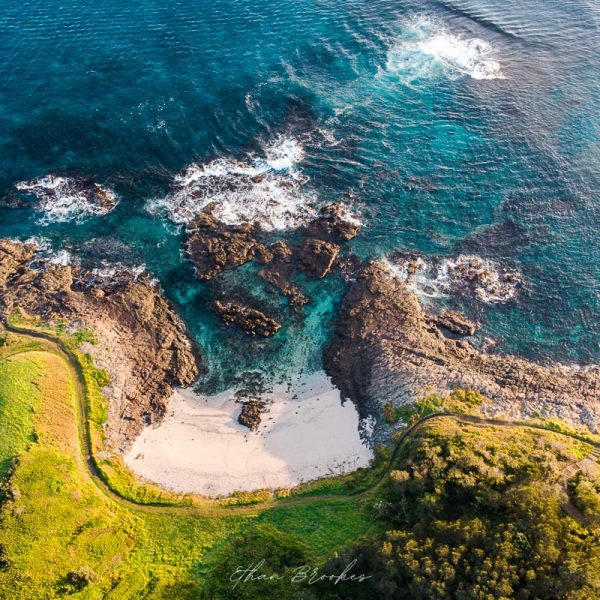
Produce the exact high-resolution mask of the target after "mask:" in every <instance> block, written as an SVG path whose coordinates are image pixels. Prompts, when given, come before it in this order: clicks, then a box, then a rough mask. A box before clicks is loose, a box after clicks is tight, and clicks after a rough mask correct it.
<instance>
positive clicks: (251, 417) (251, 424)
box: [238, 400, 267, 431]
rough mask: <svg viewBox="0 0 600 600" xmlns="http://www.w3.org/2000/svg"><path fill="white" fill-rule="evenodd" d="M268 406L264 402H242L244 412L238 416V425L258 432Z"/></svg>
mask: <svg viewBox="0 0 600 600" xmlns="http://www.w3.org/2000/svg"><path fill="white" fill-rule="evenodd" d="M266 407H267V405H266V402H263V401H262V400H245V401H243V402H242V411H241V412H240V414H239V416H238V423H239V424H240V425H244V426H245V427H248V429H250V430H251V431H256V430H257V429H258V427H259V426H260V423H261V421H262V415H263V413H264V412H265V409H266Z"/></svg>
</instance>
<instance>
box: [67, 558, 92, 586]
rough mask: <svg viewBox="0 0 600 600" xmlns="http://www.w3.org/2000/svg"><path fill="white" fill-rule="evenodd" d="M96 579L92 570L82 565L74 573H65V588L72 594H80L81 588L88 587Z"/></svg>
mask: <svg viewBox="0 0 600 600" xmlns="http://www.w3.org/2000/svg"><path fill="white" fill-rule="evenodd" d="M96 579H97V576H96V573H95V571H94V569H92V568H91V567H88V566H87V565H84V566H82V567H79V568H78V569H75V570H74V571H69V572H68V573H67V577H66V582H67V586H68V587H69V588H70V589H71V590H72V591H73V592H80V591H81V590H82V589H83V588H85V587H87V586H88V585H90V583H94V581H96Z"/></svg>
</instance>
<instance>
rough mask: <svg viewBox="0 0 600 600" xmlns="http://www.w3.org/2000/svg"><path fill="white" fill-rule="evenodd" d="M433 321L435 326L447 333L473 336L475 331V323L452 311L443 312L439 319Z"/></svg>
mask: <svg viewBox="0 0 600 600" xmlns="http://www.w3.org/2000/svg"><path fill="white" fill-rule="evenodd" d="M434 321H435V323H436V324H437V325H441V326H442V327H444V328H445V329H447V330H448V331H451V332H452V333H456V334H458V335H465V336H469V335H475V332H476V331H477V323H473V321H470V320H469V319H467V317H465V316H464V315H461V314H460V313H459V312H456V311H454V310H447V311H445V312H444V313H442V314H441V315H440V316H439V317H436V318H435V319H434Z"/></svg>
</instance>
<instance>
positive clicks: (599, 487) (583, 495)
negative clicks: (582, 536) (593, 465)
mask: <svg viewBox="0 0 600 600" xmlns="http://www.w3.org/2000/svg"><path fill="white" fill-rule="evenodd" d="M568 489H569V494H570V496H571V497H572V499H573V503H574V504H575V506H576V507H577V508H578V509H579V510H580V511H581V512H582V513H583V514H584V515H585V517H586V519H587V522H588V523H589V524H590V525H591V526H593V527H600V477H598V476H596V477H592V476H591V475H589V474H586V473H583V472H581V471H580V472H579V473H577V475H575V477H573V478H572V479H571V480H570V481H569V486H568Z"/></svg>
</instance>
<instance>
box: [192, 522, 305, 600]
mask: <svg viewBox="0 0 600 600" xmlns="http://www.w3.org/2000/svg"><path fill="white" fill-rule="evenodd" d="M308 558H309V552H308V548H307V547H306V546H305V545H304V544H303V543H302V542H301V541H300V540H299V539H298V538H297V537H295V536H292V535H289V534H287V533H283V532H282V531H279V530H278V529H276V528H275V527H273V526H271V525H265V524H259V525H256V526H253V527H250V528H248V529H246V530H245V531H243V532H242V533H240V534H238V535H235V536H233V537H232V538H231V539H230V540H229V541H228V543H227V544H225V545H224V546H223V548H222V549H221V550H220V552H219V554H218V558H217V559H216V561H215V563H214V564H213V568H212V570H211V573H210V575H209V578H208V581H207V585H206V587H205V590H204V594H203V596H202V597H203V598H205V599H207V600H217V599H223V600H226V599H229V598H231V599H233V598H236V600H270V599H273V600H280V599H281V598H289V597H290V591H291V590H292V589H293V588H294V585H293V583H292V582H291V579H292V577H293V574H294V569H295V568H298V567H301V566H302V565H304V564H306V563H307V561H308Z"/></svg>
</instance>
